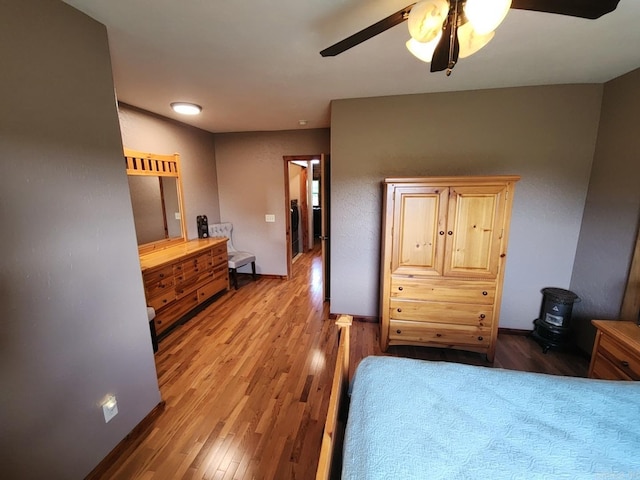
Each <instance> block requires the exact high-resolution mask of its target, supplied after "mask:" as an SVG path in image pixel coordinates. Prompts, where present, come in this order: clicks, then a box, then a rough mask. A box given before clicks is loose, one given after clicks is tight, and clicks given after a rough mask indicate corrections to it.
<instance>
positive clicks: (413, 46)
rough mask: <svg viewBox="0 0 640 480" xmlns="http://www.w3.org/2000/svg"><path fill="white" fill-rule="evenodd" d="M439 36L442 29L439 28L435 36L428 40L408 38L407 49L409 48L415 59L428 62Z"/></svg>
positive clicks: (440, 36)
mask: <svg viewBox="0 0 640 480" xmlns="http://www.w3.org/2000/svg"><path fill="white" fill-rule="evenodd" d="M441 38H442V30H440V31H439V32H438V34H437V35H436V37H435V38H434V39H433V40H431V41H430V42H418V41H417V40H416V39H415V38H410V39H409V41H408V42H407V50H409V51H410V52H411V53H412V54H413V55H414V56H415V57H416V58H417V59H419V60H422V61H423V62H427V63H430V62H431V59H432V58H433V52H434V51H435V49H436V46H437V45H438V43H439V42H440V39H441Z"/></svg>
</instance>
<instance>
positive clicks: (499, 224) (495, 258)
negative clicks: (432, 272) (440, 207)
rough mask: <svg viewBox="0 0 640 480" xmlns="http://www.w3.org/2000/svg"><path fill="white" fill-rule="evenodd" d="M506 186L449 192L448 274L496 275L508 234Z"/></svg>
mask: <svg viewBox="0 0 640 480" xmlns="http://www.w3.org/2000/svg"><path fill="white" fill-rule="evenodd" d="M505 191H506V187H505V186H499V185H495V186H494V185H487V186H460V187H452V188H451V189H450V193H449V212H448V217H447V232H446V256H445V265H444V274H445V275H447V276H459V277H473V278H496V277H497V275H498V266H499V264H500V262H499V260H500V254H501V245H502V238H503V234H504V228H503V227H504V225H503V223H504V210H505Z"/></svg>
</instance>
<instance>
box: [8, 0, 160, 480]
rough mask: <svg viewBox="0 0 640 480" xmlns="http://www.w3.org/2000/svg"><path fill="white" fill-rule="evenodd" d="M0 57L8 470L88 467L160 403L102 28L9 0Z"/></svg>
mask: <svg viewBox="0 0 640 480" xmlns="http://www.w3.org/2000/svg"><path fill="white" fill-rule="evenodd" d="M0 58H2V70H1V72H2V73H0V87H1V88H2V92H3V93H2V108H1V109H0V158H2V175H0V196H1V197H0V223H1V224H2V225H3V230H2V234H1V235H0V238H1V239H2V243H1V247H2V251H3V255H2V260H1V265H0V292H1V293H0V294H1V300H2V301H0V318H2V330H1V333H0V343H1V345H0V383H1V385H2V387H1V388H2V394H1V395H0V431H1V432H2V434H1V435H0V438H1V439H0V465H2V467H1V470H2V476H3V477H4V478H20V479H27V478H34V479H35V478H55V479H58V478H64V479H74V478H83V477H84V476H85V475H86V474H87V473H89V472H90V471H91V470H92V469H93V468H94V467H95V466H96V465H97V464H98V463H99V462H100V460H101V459H102V458H103V457H104V456H105V455H106V454H107V453H109V451H111V450H112V449H113V448H114V447H115V446H116V445H117V444H118V442H119V441H120V440H121V439H122V438H124V436H125V435H126V434H127V433H128V432H129V431H131V429H132V428H133V427H135V425H136V424H138V423H139V422H140V421H141V420H142V419H143V418H144V417H145V416H146V415H147V414H148V413H149V412H150V411H151V410H152V409H153V407H154V406H155V405H157V404H158V402H160V393H159V390H158V383H157V378H156V371H155V364H154V358H153V350H152V347H151V341H150V335H149V326H148V322H147V317H146V309H145V300H144V292H143V287H142V278H141V274H140V269H139V262H138V256H137V247H136V238H135V231H134V226H133V216H132V211H131V203H130V201H129V196H128V188H127V178H126V175H125V169H124V163H123V160H122V143H121V140H120V132H119V128H118V116H117V112H116V103H115V98H114V89H113V83H112V77H111V65H110V60H109V51H108V44H107V33H106V30H105V28H104V26H102V25H100V24H99V23H97V22H95V21H93V20H91V19H90V18H88V17H86V16H84V15H83V14H81V13H79V12H78V11H76V10H74V9H72V8H71V7H69V6H67V5H65V4H63V3H62V2H57V1H55V2H52V1H50V0H21V1H8V2H7V1H5V2H1V3H0ZM107 394H115V395H116V396H117V399H118V409H119V414H118V415H117V416H116V417H115V418H114V419H113V420H111V422H110V423H108V424H105V421H104V417H103V413H102V408H101V402H102V401H103V400H104V399H105V397H106V395H107Z"/></svg>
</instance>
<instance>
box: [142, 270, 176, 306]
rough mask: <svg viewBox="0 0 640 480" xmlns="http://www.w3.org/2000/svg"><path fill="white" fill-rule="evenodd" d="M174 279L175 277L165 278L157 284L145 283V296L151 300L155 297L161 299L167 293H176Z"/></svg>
mask: <svg viewBox="0 0 640 480" xmlns="http://www.w3.org/2000/svg"><path fill="white" fill-rule="evenodd" d="M174 285H175V282H174V278H173V275H172V276H170V277H166V278H163V279H162V280H159V281H157V282H145V283H144V294H145V296H146V297H147V299H148V300H151V299H152V298H155V297H161V296H164V295H166V294H167V292H173V291H174V288H173V287H174Z"/></svg>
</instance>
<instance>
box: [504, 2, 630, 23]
mask: <svg viewBox="0 0 640 480" xmlns="http://www.w3.org/2000/svg"><path fill="white" fill-rule="evenodd" d="M619 1H620V0H512V2H511V8H516V9H518V10H534V11H536V12H548V13H557V14H560V15H570V16H572V17H580V18H589V19H591V20H595V19H596V18H600V17H601V16H603V15H606V14H607V13H609V12H613V11H614V10H615V9H616V7H617V6H618V2H619Z"/></svg>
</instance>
